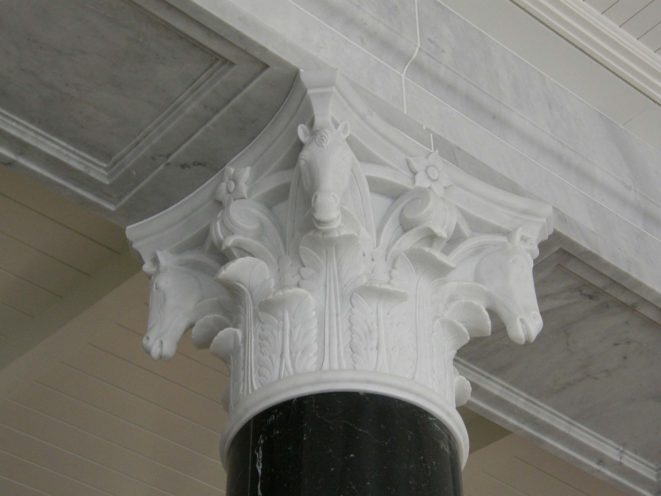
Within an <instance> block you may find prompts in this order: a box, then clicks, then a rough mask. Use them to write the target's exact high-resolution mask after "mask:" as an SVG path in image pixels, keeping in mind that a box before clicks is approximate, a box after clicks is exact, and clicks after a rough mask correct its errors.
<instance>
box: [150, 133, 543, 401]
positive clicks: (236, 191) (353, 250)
mask: <svg viewBox="0 0 661 496" xmlns="http://www.w3.org/2000/svg"><path fill="white" fill-rule="evenodd" d="M348 136H349V128H348V125H346V124H341V125H340V126H338V127H337V128H335V127H334V126H327V127H322V128H320V129H315V130H310V129H308V128H307V127H306V126H300V127H299V137H300V139H301V141H302V142H303V149H302V151H301V152H300V154H299V156H298V160H297V162H296V164H295V165H294V166H293V167H292V168H291V169H290V170H289V173H288V174H284V175H283V174H282V172H280V173H273V174H269V173H266V174H261V175H257V174H253V171H251V169H250V168H241V169H234V168H227V169H226V170H225V173H224V178H223V180H222V182H221V183H220V185H219V187H218V190H217V194H216V199H217V201H219V202H220V203H221V204H222V208H221V209H220V211H219V213H218V216H217V218H216V220H215V221H214V222H213V223H212V225H211V227H210V245H211V246H213V249H214V250H217V252H220V253H222V255H223V256H224V257H226V259H228V260H229V262H227V263H226V264H225V265H223V266H222V267H221V268H220V269H219V270H218V271H217V274H216V276H215V278H214V279H213V283H208V282H207V283H206V285H204V284H201V282H204V281H206V279H207V278H208V275H203V274H197V275H195V273H193V279H192V280H193V282H195V281H198V282H199V283H200V284H197V286H196V285H195V284H193V286H196V287H198V286H199V288H203V287H208V288H209V290H208V291H207V292H206V293H209V292H211V293H213V294H206V293H205V291H198V292H200V296H199V297H196V298H197V300H199V301H210V300H211V301H215V302H216V304H215V305H214V306H213V307H208V305H207V307H208V308H210V309H211V310H210V311H209V312H208V313H207V314H205V315H201V314H199V312H198V313H197V314H194V315H192V316H191V318H190V319H189V320H190V321H189V322H188V323H186V324H185V325H189V324H194V325H195V327H194V334H196V335H197V336H203V338H200V339H197V340H196V341H197V342H198V344H200V345H202V346H209V347H210V349H211V351H212V352H213V353H215V354H216V355H218V356H219V357H220V358H222V359H223V360H224V361H225V362H226V363H227V365H228V366H229V368H230V370H231V385H230V390H229V407H230V410H231V409H232V408H233V407H234V406H236V405H237V404H238V403H239V402H241V400H242V399H243V398H245V397H246V396H248V395H250V394H251V393H252V392H254V391H256V390H258V389H260V388H262V387H264V386H266V385H268V384H270V383H273V382H276V381H278V380H281V379H283V378H286V377H289V376H293V375H299V374H305V373H307V372H313V371H320V370H365V371H375V372H379V373H383V374H391V375H395V376H398V377H401V378H405V379H409V380H412V381H415V382H416V383H418V384H420V385H423V386H426V387H427V388H429V389H431V390H433V391H435V392H436V393H437V394H438V395H440V396H441V397H442V401H444V402H445V403H446V404H448V405H449V406H454V405H455V404H457V403H459V404H461V403H463V402H465V401H466V400H467V399H468V396H469V394H470V385H469V384H468V382H467V381H466V380H465V379H464V378H463V377H461V376H459V374H458V373H457V371H456V369H455V368H454V366H453V358H454V356H455V354H456V351H457V350H458V349H459V348H460V347H461V346H463V345H464V344H465V343H467V342H468V340H469V339H470V337H471V336H485V335H488V334H489V333H490V330H491V322H490V320H489V315H488V313H487V310H488V309H489V310H493V311H495V312H497V313H500V314H501V317H502V318H503V320H504V321H505V322H506V323H512V325H509V324H508V332H510V335H511V336H512V338H513V339H514V340H515V341H523V340H525V339H526V338H528V339H532V338H534V334H536V332H538V330H539V329H537V327H536V326H537V318H538V312H537V313H536V303H535V302H534V300H535V298H534V287H533V286H532V270H531V264H530V267H528V265H526V263H524V264H523V265H521V264H518V265H516V267H518V269H517V270H518V272H516V270H514V269H513V270H509V266H510V260H518V258H521V257H523V259H524V262H525V261H527V260H529V261H530V262H531V260H532V258H531V254H532V253H533V251H532V250H531V248H530V246H529V245H528V244H526V243H525V240H522V239H521V236H520V233H512V234H511V235H510V236H509V237H508V236H506V235H505V234H492V235H483V234H477V233H473V232H471V230H470V228H469V224H468V222H467V221H466V219H465V218H464V216H463V214H462V212H461V210H460V209H459V208H458V207H457V206H456V205H455V204H454V203H452V202H451V201H449V200H448V197H449V196H450V195H448V194H447V192H448V191H449V190H451V188H454V187H455V186H454V185H453V184H452V181H450V179H449V178H448V175H447V174H446V171H445V167H446V164H445V163H444V161H443V160H442V159H441V158H440V157H439V156H438V155H437V154H436V153H432V154H431V155H429V156H427V157H417V158H412V159H410V160H409V161H408V168H409V170H408V171H407V172H408V173H407V174H400V175H399V176H398V177H403V178H405V179H401V180H399V181H400V184H398V190H399V191H403V193H401V194H398V195H396V196H395V197H393V198H391V199H390V201H389V204H388V205H386V207H385V208H383V201H381V202H380V204H379V205H380V207H379V210H378V213H377V209H376V208H373V202H372V200H371V195H372V193H371V191H370V187H369V182H368V178H367V177H366V176H365V174H364V173H363V170H362V167H361V164H360V163H359V161H358V160H357V159H356V157H355V155H354V154H353V152H352V150H351V148H350V147H349V145H348V144H347V137H348ZM385 169H386V167H385V166H384V173H385V174H386V175H387V176H388V177H390V178H392V177H393V175H392V174H389V175H388V174H387V171H386V170H385ZM390 180H392V179H390ZM287 189H288V193H287V194H283V193H282V192H283V191H287ZM255 191H259V192H260V194H259V195H257V194H254V192H255ZM278 192H280V193H278ZM274 198H275V200H274ZM267 199H268V200H267ZM533 248H534V247H533ZM517 257H518V258H517ZM512 266H513V267H514V264H512ZM494 274H495V275H496V278H497V279H498V281H496V282H495V283H494V281H492V279H493V277H492V275H494ZM156 280H157V278H154V281H156ZM214 285H215V286H214ZM531 292H532V300H531V297H530V293H531ZM192 293H193V291H187V294H188V295H189V297H190V294H192ZM496 293H497V294H496ZM214 295H216V296H214ZM219 295H220V296H219ZM197 300H196V301H197ZM531 301H532V302H533V303H534V304H532V306H531V303H530V302H531ZM192 307H194V308H199V307H200V305H192ZM207 307H204V308H207ZM531 322H532V323H531ZM539 327H541V319H539ZM196 328H197V331H195V329H196ZM184 330H185V326H184V327H183V328H182V327H181V326H179V327H178V328H177V329H171V328H167V329H161V328H158V326H157V325H156V324H155V325H154V329H153V330H152V329H151V324H150V333H152V334H153V335H154V336H160V337H159V338H158V339H161V340H162V341H163V342H167V343H170V345H169V346H170V348H172V346H171V342H172V341H174V342H175V344H176V340H178V339H179V337H180V336H181V333H183V331H184ZM526 332H527V334H526ZM168 333H169V334H168ZM148 334H149V333H148ZM168 336H169V339H168ZM146 341H147V338H146ZM145 347H146V348H148V351H150V352H151V353H152V355H153V356H154V351H153V349H154V348H155V345H154V339H152V340H151V341H149V342H145ZM161 347H162V346H161Z"/></svg>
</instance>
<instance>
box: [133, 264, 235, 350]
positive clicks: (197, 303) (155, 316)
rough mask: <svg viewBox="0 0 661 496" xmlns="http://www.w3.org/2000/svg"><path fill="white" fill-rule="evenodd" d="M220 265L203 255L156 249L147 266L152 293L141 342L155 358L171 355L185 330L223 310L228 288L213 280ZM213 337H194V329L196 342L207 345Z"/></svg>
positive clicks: (146, 270) (145, 268)
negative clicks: (145, 327) (179, 253)
mask: <svg viewBox="0 0 661 496" xmlns="http://www.w3.org/2000/svg"><path fill="white" fill-rule="evenodd" d="M218 268H219V265H218V264H216V263H215V262H214V261H212V260H210V259H207V258H205V257H203V256H197V257H191V256H187V257H186V258H184V257H178V256H176V255H172V254H168V253H165V252H157V253H156V259H155V261H154V262H150V263H148V264H146V265H145V267H144V270H145V272H147V274H149V275H150V276H151V292H150V295H149V320H148V324H147V333H146V334H145V337H144V339H143V340H142V345H143V347H144V349H145V351H146V352H147V353H149V354H150V355H151V357H152V358H154V359H170V358H172V356H173V355H174V353H175V351H176V350H177V343H178V342H179V340H180V339H181V336H182V335H183V334H184V332H185V331H186V329H188V328H190V327H191V326H193V325H194V324H196V323H197V321H198V320H200V319H202V318H203V317H205V316H208V315H210V314H214V313H222V309H223V305H222V301H223V299H225V298H227V296H226V293H227V291H226V290H225V289H224V288H223V287H222V286H221V285H220V283H218V282H217V281H216V280H215V279H214V275H215V274H216V272H217V271H218ZM221 329H222V327H221V328H220V329H218V331H220V330H221ZM196 338H197V339H196ZM211 339H213V336H205V337H201V336H195V331H194V341H196V344H197V345H207V346H208V344H209V342H210V341H211Z"/></svg>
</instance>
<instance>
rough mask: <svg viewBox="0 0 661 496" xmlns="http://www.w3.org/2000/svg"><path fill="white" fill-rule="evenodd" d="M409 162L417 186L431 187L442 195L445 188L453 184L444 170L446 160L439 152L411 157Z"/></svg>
mask: <svg viewBox="0 0 661 496" xmlns="http://www.w3.org/2000/svg"><path fill="white" fill-rule="evenodd" d="M407 163H408V166H409V169H411V172H413V174H414V184H415V186H419V187H422V188H431V189H432V191H434V193H436V194H437V195H438V196H440V197H442V196H443V193H444V191H445V188H447V187H448V186H450V185H451V184H452V181H450V178H449V177H448V176H447V174H446V173H445V171H444V170H443V169H444V167H445V160H443V159H442V158H441V157H440V156H439V155H438V152H432V153H431V154H429V156H427V157H415V158H409V159H407Z"/></svg>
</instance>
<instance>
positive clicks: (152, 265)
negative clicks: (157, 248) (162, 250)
mask: <svg viewBox="0 0 661 496" xmlns="http://www.w3.org/2000/svg"><path fill="white" fill-rule="evenodd" d="M157 266H158V264H157V263H156V262H154V260H153V259H152V260H148V261H147V262H145V263H144V264H143V266H142V271H143V272H144V273H145V274H147V275H148V276H153V275H154V274H155V273H156V269H157Z"/></svg>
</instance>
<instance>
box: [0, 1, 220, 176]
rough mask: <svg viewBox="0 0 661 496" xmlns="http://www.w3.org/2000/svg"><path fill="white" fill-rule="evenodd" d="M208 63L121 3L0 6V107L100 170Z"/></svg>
mask: <svg viewBox="0 0 661 496" xmlns="http://www.w3.org/2000/svg"><path fill="white" fill-rule="evenodd" d="M216 60H218V57H217V56H214V55H213V54H212V53H210V52H208V51H207V50H204V49H203V48H202V47H200V46H198V45H196V44H194V43H192V42H191V41H190V40H188V39H186V38H184V37H183V36H181V35H180V34H178V33H177V32H176V31H173V30H172V29H169V28H167V27H166V26H164V25H163V24H161V23H159V22H158V21H157V20H156V19H154V18H152V17H150V16H149V15H147V13H145V12H144V11H143V10H142V9H140V8H139V7H137V6H136V5H135V4H132V3H129V2H125V1H114V0H95V1H94V2H88V1H86V0H70V1H67V2H64V3H63V2H37V1H34V0H12V1H7V2H3V3H2V4H1V5H0V64H1V65H2V67H3V77H2V84H1V85H0V107H2V108H3V109H5V110H6V111H7V112H9V113H11V114H13V115H16V116H18V117H20V118H21V119H23V120H24V121H27V122H28V123H29V124H31V125H33V126H35V127H37V128H38V129H40V130H41V131H43V132H46V133H48V134H50V135H51V136H52V137H53V138H54V139H56V140H61V141H63V142H65V143H66V144H68V145H70V146H73V147H75V148H77V149H79V150H80V151H82V152H84V153H86V154H88V155H90V156H92V157H94V158H95V159H97V160H98V161H100V162H101V163H103V164H107V163H108V162H109V161H110V160H111V159H112V157H113V156H115V155H116V154H117V153H118V152H120V151H121V150H122V149H123V148H124V147H125V146H127V145H128V144H129V143H130V142H131V140H133V139H134V138H136V137H137V136H138V134H139V133H140V132H141V131H142V130H143V129H144V128H145V127H146V126H148V125H149V124H150V123H151V122H152V121H153V120H154V119H155V118H156V117H157V116H158V115H159V114H160V113H162V112H163V111H164V110H165V109H166V108H167V107H168V106H169V105H170V104H172V102H173V101H174V100H175V99H176V98H177V97H178V96H179V95H180V94H181V93H182V92H184V91H185V90H186V88H187V87H188V86H189V85H190V84H191V83H193V82H194V81H195V80H196V79H197V78H198V77H199V76H200V75H201V74H202V73H203V72H204V71H205V70H206V69H207V68H208V67H209V66H210V65H211V64H212V63H213V62H214V61H216Z"/></svg>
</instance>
